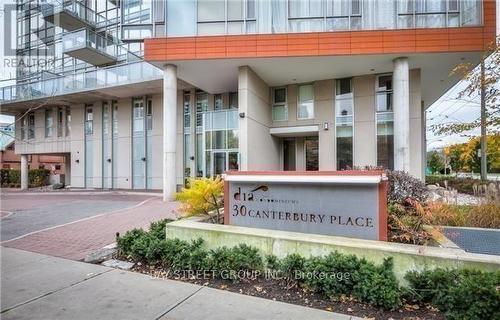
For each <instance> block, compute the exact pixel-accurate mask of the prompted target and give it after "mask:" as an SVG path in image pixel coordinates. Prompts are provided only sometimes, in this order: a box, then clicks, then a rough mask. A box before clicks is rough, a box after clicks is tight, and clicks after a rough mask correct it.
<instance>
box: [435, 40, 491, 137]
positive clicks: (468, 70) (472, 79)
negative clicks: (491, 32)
mask: <svg viewBox="0 0 500 320" xmlns="http://www.w3.org/2000/svg"><path fill="white" fill-rule="evenodd" d="M499 40H500V38H498V39H497V41H496V42H494V43H492V44H491V45H490V47H489V48H488V50H487V51H486V53H485V54H484V55H483V56H482V57H481V63H484V76H483V75H482V74H481V70H480V68H478V67H477V65H476V64H472V63H460V64H459V65H457V66H456V67H455V68H454V69H453V70H452V71H451V75H458V76H460V77H461V78H462V80H463V81H464V82H465V84H466V87H465V88H464V89H463V90H462V91H460V92H459V94H458V97H457V99H458V100H461V101H465V102H468V103H469V104H471V105H476V106H478V107H479V106H480V103H479V102H478V101H476V100H475V99H474V98H475V97H477V96H480V92H481V88H482V87H484V91H485V97H484V99H485V104H486V123H485V125H486V126H487V127H488V130H489V131H490V134H491V133H493V134H497V133H498V132H499V129H500V99H499V98H500V90H499V89H498V84H499V83H500V47H499V46H498V41H499ZM480 126H481V118H480V117H479V118H477V119H475V120H473V121H470V122H447V123H440V124H436V125H433V126H431V129H432V130H433V131H434V132H435V133H436V134H437V135H449V134H459V133H463V132H466V131H469V130H472V129H476V128H479V127H480Z"/></svg>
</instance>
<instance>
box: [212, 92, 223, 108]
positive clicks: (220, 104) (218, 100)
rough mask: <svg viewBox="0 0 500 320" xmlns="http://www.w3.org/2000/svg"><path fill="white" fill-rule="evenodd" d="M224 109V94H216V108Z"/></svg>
mask: <svg viewBox="0 0 500 320" xmlns="http://www.w3.org/2000/svg"><path fill="white" fill-rule="evenodd" d="M222 109H224V100H223V99H222V94H220V93H219V94H214V110H222Z"/></svg>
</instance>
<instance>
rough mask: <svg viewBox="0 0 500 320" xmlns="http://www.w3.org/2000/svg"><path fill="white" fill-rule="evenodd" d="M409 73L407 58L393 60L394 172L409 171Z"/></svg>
mask: <svg viewBox="0 0 500 320" xmlns="http://www.w3.org/2000/svg"><path fill="white" fill-rule="evenodd" d="M409 79H410V71H409V67H408V58H406V57H401V58H396V59H394V70H393V74H392V83H393V103H394V105H393V108H394V170H401V171H406V172H409V171H410V80H409Z"/></svg>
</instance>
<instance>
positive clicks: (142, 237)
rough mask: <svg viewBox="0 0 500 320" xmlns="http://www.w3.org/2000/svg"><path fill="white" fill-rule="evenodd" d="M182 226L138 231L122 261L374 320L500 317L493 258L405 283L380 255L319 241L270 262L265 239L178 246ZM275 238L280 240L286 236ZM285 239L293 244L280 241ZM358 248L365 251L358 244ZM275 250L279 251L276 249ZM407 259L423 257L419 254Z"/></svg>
mask: <svg viewBox="0 0 500 320" xmlns="http://www.w3.org/2000/svg"><path fill="white" fill-rule="evenodd" d="M180 222H186V221H176V222H171V223H166V222H165V221H160V222H157V223H152V224H151V227H150V230H149V231H147V232H146V231H144V230H141V229H134V230H131V231H129V232H127V233H126V234H124V235H122V236H119V237H118V239H117V240H118V241H117V244H118V246H117V247H118V253H117V256H116V258H118V259H122V260H129V261H131V262H134V263H136V265H135V267H134V269H133V271H136V272H141V273H145V274H149V275H151V276H153V277H158V278H168V279H173V280H180V281H186V282H190V283H196V284H198V285H205V286H209V287H213V288H217V289H223V290H229V291H232V292H236V293H241V294H247V295H252V296H258V297H262V298H267V299H272V300H278V301H283V302H288V303H294V304H298V305H304V306H308V307H313V308H318V309H324V310H327V311H332V312H341V313H347V314H351V315H356V316H363V317H368V318H372V319H374V318H376V319H389V318H393V319H408V318H413V319H419V318H420V319H443V318H444V317H448V318H449V319H477V320H481V319H488V320H489V319H493V318H498V317H500V292H499V291H498V287H499V286H500V271H499V269H498V263H495V262H494V261H496V260H495V259H494V258H492V260H493V261H492V262H491V263H490V264H489V265H487V266H486V268H483V270H484V269H486V270H489V269H491V271H493V272H490V271H480V270H478V268H477V267H475V266H477V265H479V266H481V264H482V263H483V264H484V261H478V259H471V257H468V259H466V260H468V261H467V262H468V263H466V264H463V263H461V262H463V261H460V259H458V258H459V256H457V255H455V256H453V255H450V256H448V257H444V258H446V259H447V260H451V262H452V263H446V264H445V267H444V268H443V267H442V266H440V265H435V264H431V265H424V266H419V267H421V270H419V271H413V270H418V269H419V268H418V266H417V267H414V268H412V269H409V270H408V271H406V272H405V273H404V274H403V275H402V274H401V272H402V269H401V266H400V265H398V263H400V262H401V261H404V260H399V261H398V260H397V259H396V257H395V256H391V255H385V256H384V255H383V254H380V252H376V253H375V254H373V253H372V257H375V258H377V259H378V260H377V261H379V262H377V261H373V259H370V260H369V259H366V258H365V257H360V256H358V255H356V254H353V253H352V252H347V253H346V251H345V250H343V251H342V250H336V249H335V247H333V248H332V247H331V244H332V243H326V245H325V243H323V245H321V243H320V241H318V240H319V239H312V240H314V241H312V242H311V243H310V244H309V247H307V246H306V247H302V248H301V249H302V250H304V249H305V248H309V252H308V254H304V252H302V251H300V250H299V251H295V252H293V253H290V252H288V253H286V251H283V252H282V254H281V256H280V257H278V256H276V255H275V254H273V253H276V252H271V254H268V253H266V252H265V251H264V252H263V251H262V245H265V244H266V241H262V239H260V242H261V247H259V246H258V244H259V241H255V239H253V240H251V241H246V242H245V243H241V241H232V242H231V241H229V242H228V240H231V239H227V238H220V237H219V238H218V240H219V241H222V242H219V243H217V242H211V241H212V240H213V239H210V236H207V235H206V234H204V233H203V232H197V234H198V236H199V237H198V238H196V239H188V240H187V241H186V240H185V239H179V238H178V237H175V236H173V234H174V233H172V226H175V225H178V224H179V223H180ZM187 222H189V221H187ZM197 224H200V226H198V227H199V228H204V227H207V226H209V227H212V228H213V227H215V228H218V227H228V226H221V225H214V224H208V223H203V222H197ZM232 227H233V226H232ZM239 229H251V228H241V227H240V228H239ZM219 231H220V230H219ZM233 231H234V230H233ZM240 231H241V230H240ZM251 231H253V230H251ZM252 233H253V232H250V233H249V234H252ZM253 236H257V237H259V235H255V234H253ZM274 236H275V237H276V236H277V237H280V235H279V234H278V235H274ZM309 236H310V237H312V238H314V236H313V235H309ZM260 237H261V238H262V235H260ZM288 237H290V235H288ZM323 237H324V236H323ZM202 238H203V239H202ZM281 238H286V237H283V235H281ZM328 238H335V237H328ZM232 240H235V239H232ZM281 240H286V239H281ZM288 240H290V239H288ZM336 240H337V242H338V240H339V239H336ZM224 241H226V242H224ZM364 241H366V240H364ZM323 242H324V241H323ZM351 242H353V239H348V238H345V241H344V242H340V244H341V245H340V246H339V248H342V247H349V246H350V247H353V244H352V243H351ZM372 242H373V241H372ZM238 243H239V244H238ZM224 244H225V245H224ZM338 244H339V243H337V245H338ZM376 244H377V246H370V245H368V246H366V248H363V249H364V250H366V249H367V250H369V251H375V250H377V249H376V248H377V247H382V248H383V249H386V250H387V245H384V243H383V242H379V241H376ZM281 245H283V244H282V243H281ZM388 245H389V246H390V245H398V246H403V247H405V246H406V245H401V244H388ZM356 246H359V243H358V244H357V245H356V244H354V247H356ZM268 247H271V248H273V247H274V244H273V245H272V246H268ZM284 247H285V248H286V247H289V248H290V246H287V245H285V246H284ZM292 247H293V246H292ZM297 247H300V246H297ZM403 247H401V248H403ZM406 247H407V248H410V249H411V247H417V246H406ZM418 247H421V246H418ZM264 248H265V246H264ZM401 248H400V249H401ZM312 249H318V250H316V251H314V250H312ZM437 249H439V248H437ZM313 251H314V252H313ZM389 251H391V250H389ZM403 251H404V250H403ZM297 252H300V254H297ZM403 253H404V254H408V253H411V254H413V255H415V254H417V255H418V254H419V253H418V252H412V250H409V252H403ZM431 253H432V252H431ZM358 254H359V252H358ZM431 255H433V257H431V258H432V259H431V260H430V261H434V262H435V258H436V252H434V253H433V254H431ZM437 258H443V257H437ZM462 258H463V257H462ZM476 258H477V257H476ZM418 261H419V260H417V262H418ZM420 262H421V261H420ZM471 262H472V263H471ZM457 263H458V264H457ZM406 267H408V266H407V265H403V268H406ZM483 267H484V266H483ZM397 272H399V274H400V275H399V277H397V276H396V273H397ZM297 275H299V276H297ZM311 275H312V277H311ZM438 310H439V311H438Z"/></svg>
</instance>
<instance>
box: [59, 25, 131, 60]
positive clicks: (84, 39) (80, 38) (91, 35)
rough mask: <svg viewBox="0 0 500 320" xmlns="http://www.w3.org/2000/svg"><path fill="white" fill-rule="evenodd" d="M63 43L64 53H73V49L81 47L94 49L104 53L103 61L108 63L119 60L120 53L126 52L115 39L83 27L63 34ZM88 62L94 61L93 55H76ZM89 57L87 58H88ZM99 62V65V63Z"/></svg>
mask: <svg viewBox="0 0 500 320" xmlns="http://www.w3.org/2000/svg"><path fill="white" fill-rule="evenodd" d="M62 44H63V53H65V54H68V55H70V56H73V55H72V52H73V51H76V50H81V49H93V50H94V51H95V52H97V53H99V54H101V55H103V56H104V57H103V59H101V60H102V61H105V62H106V63H110V62H113V61H116V60H117V57H118V55H119V54H125V53H126V50H125V49H124V48H121V47H120V46H119V45H118V44H117V43H115V42H113V40H112V39H111V38H109V37H104V36H101V35H99V34H97V33H96V32H95V31H93V30H90V29H87V28H83V29H80V30H76V31H71V32H67V33H65V34H64V35H63V38H62ZM120 49H122V50H124V52H119V51H120ZM76 58H78V59H81V60H83V61H85V62H88V63H92V64H95V63H93V61H95V60H93V59H92V58H93V56H92V55H90V54H88V55H85V53H84V54H80V56H78V57H76ZM86 58H87V59H86ZM99 64H100V63H98V64H97V65H99Z"/></svg>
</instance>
